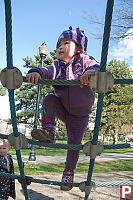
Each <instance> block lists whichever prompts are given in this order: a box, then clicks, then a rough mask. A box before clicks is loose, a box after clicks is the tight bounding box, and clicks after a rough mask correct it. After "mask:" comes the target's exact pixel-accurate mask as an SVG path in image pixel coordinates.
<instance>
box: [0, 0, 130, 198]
mask: <svg viewBox="0 0 133 200" xmlns="http://www.w3.org/2000/svg"><path fill="white" fill-rule="evenodd" d="M113 5H114V0H108V2H107V8H106V16H105V27H104V35H103V45H102V53H101V63H100V70H99V72H96V73H95V74H94V75H93V76H92V78H91V80H90V85H89V86H90V87H91V88H92V89H94V90H95V91H96V92H98V103H97V112H96V119H95V127H94V131H93V138H92V141H91V142H87V143H86V144H84V145H65V144H48V143H42V142H38V141H35V140H30V139H27V138H26V137H25V136H24V135H22V134H21V133H19V132H18V127H17V119H16V110H15V99H14V90H15V89H17V88H19V87H20V86H21V84H22V83H23V82H25V81H26V79H25V77H23V76H22V74H21V72H20V71H19V69H17V68H15V67H13V54H12V17H11V0H5V17H6V51H7V67H6V68H5V69H3V70H2V72H1V74H0V79H1V83H2V85H3V86H4V87H6V88H7V89H8V94H9V103H10V111H11V121H12V127H13V133H12V134H10V135H9V136H8V135H3V134H0V138H2V139H8V140H9V143H10V144H11V145H12V146H13V147H14V148H15V150H16V156H17V161H18V165H19V170H20V175H11V174H7V173H2V172H1V173H0V176H7V177H11V178H15V179H18V180H19V182H20V183H21V185H22V188H23V191H24V196H25V199H26V200H29V197H28V192H27V185H29V184H30V183H31V182H36V183H41V184H49V185H58V186H60V184H61V183H60V182H57V181H47V180H39V179H34V178H32V177H28V176H26V175H25V173H24V168H23V162H22V158H21V149H22V148H26V147H27V145H28V143H29V144H32V145H39V146H45V147H50V148H57V149H73V150H76V149H79V150H81V149H83V151H84V153H85V154H86V155H87V156H90V163H89V169H88V176H87V180H86V181H85V182H81V183H74V187H79V189H80V190H81V191H82V192H84V193H85V200H88V199H89V194H90V192H91V190H92V188H93V187H94V186H95V185H96V187H104V186H106V187H108V186H118V185H120V184H121V185H122V184H133V180H129V181H125V182H116V183H115V182H112V183H105V184H95V183H94V182H92V181H91V177H92V174H93V168H94V163H95V158H96V156H97V155H99V154H101V153H102V151H103V149H120V148H131V145H130V144H129V143H125V144H116V145H101V144H99V143H98V134H99V128H100V122H101V114H102V107H103V98H104V93H105V92H107V91H108V90H109V89H111V88H112V87H113V84H133V79H114V78H113V77H112V74H111V73H110V72H106V62H107V54H108V45H109V37H110V29H111V20H112V12H113ZM39 84H46V85H52V84H54V85H80V81H77V80H69V81H68V80H42V79H41V80H39Z"/></svg>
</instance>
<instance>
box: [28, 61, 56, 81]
mask: <svg viewBox="0 0 133 200" xmlns="http://www.w3.org/2000/svg"><path fill="white" fill-rule="evenodd" d="M32 72H37V73H39V74H40V76H41V78H42V79H55V76H56V64H55V62H53V63H52V64H51V65H49V66H48V67H34V68H32V69H30V70H29V71H28V74H29V73H32Z"/></svg>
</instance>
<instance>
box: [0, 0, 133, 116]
mask: <svg viewBox="0 0 133 200" xmlns="http://www.w3.org/2000/svg"><path fill="white" fill-rule="evenodd" d="M106 3H107V0H102V1H101V0H93V1H88V0H84V1H77V0H67V2H63V1H61V0H57V1H54V0H53V1H44V0H37V1H33V0H28V1H27V0H23V1H17V0H12V1H11V5H12V41H13V65H14V66H15V67H17V68H18V69H20V70H21V72H22V73H23V75H24V72H25V71H26V69H25V68H24V67H23V65H24V64H25V63H24V61H23V58H25V57H27V56H29V57H31V58H33V57H34V55H37V54H38V53H39V46H40V45H41V44H42V43H43V42H45V43H46V44H47V46H48V49H49V52H50V51H53V50H54V49H55V47H56V43H57V40H58V37H59V35H60V34H61V33H62V32H63V31H64V30H67V29H68V28H69V26H72V27H73V28H77V27H79V28H80V29H81V30H84V32H85V34H86V36H87V37H88V50H87V54H88V55H91V56H93V57H94V58H95V59H96V60H97V61H98V62H100V59H101V49H102V40H95V39H93V38H92V37H90V31H91V29H92V28H93V27H92V25H90V24H88V22H87V20H86V19H84V16H85V15H87V13H88V14H89V15H91V14H92V15H93V16H95V15H98V16H100V17H104V16H105V11H106ZM99 5H100V6H99ZM103 19H104V18H103ZM95 31H96V32H97V31H98V30H97V29H96V30H95ZM100 31H101V32H103V30H100ZM132 41H133V39H132ZM132 46H133V45H132ZM129 51H130V53H132V51H133V50H132V47H131V45H130V44H127V42H126V41H125V43H124V42H123V41H119V42H118V43H117V44H115V45H114V44H113V45H112V44H111V42H110V46H109V54H108V59H109V60H110V59H112V58H116V57H119V58H120V59H122V58H123V52H124V56H125V59H128V58H126V55H127V56H128V55H129ZM130 64H131V65H133V64H132V63H131V62H130ZM5 67H6V41H5V11H4V0H3V1H2V0H1V1H0V69H3V68H5ZM3 104H4V105H7V106H5V108H4V110H3ZM2 116H3V117H4V116H5V117H7V116H10V114H9V105H8V98H7V96H6V97H0V118H1V117H2Z"/></svg>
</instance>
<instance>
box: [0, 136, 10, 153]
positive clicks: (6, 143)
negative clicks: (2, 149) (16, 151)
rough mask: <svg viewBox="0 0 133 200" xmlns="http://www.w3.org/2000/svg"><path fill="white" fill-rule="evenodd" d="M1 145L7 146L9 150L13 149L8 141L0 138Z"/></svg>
mask: <svg viewBox="0 0 133 200" xmlns="http://www.w3.org/2000/svg"><path fill="white" fill-rule="evenodd" d="M0 145H6V146H8V149H9V150H10V149H11V146H10V144H9V142H8V140H6V139H1V138H0Z"/></svg>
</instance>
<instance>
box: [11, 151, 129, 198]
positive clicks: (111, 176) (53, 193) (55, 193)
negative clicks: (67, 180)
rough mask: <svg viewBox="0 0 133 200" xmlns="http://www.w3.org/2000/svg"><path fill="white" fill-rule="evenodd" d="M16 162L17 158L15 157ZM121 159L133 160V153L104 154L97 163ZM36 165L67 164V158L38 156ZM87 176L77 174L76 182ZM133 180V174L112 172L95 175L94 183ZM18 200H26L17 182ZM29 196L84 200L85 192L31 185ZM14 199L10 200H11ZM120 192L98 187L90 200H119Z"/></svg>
mask: <svg viewBox="0 0 133 200" xmlns="http://www.w3.org/2000/svg"><path fill="white" fill-rule="evenodd" d="M13 159H14V162H16V161H17V160H16V157H15V156H13ZM119 159H133V153H132V152H130V153H123V154H102V155H101V156H99V157H97V158H96V160H97V161H99V162H100V161H111V160H119ZM22 160H23V161H24V162H28V156H23V157H22ZM87 160H88V158H87V157H86V156H80V158H79V162H87ZM35 162H36V163H39V162H41V163H45V162H48V163H49V162H50V163H53V164H54V163H59V162H65V156H54V157H53V156H46V157H44V156H37V160H36V161H35ZM32 177H33V178H37V179H43V180H51V181H61V177H62V174H46V175H32ZM86 179H87V174H75V177H74V181H75V182H78V183H80V182H82V181H86ZM127 180H133V172H131V171H130V172H111V173H93V176H92V181H94V182H95V183H102V182H104V183H107V182H117V181H127ZM15 182H16V200H25V197H24V195H23V192H22V188H21V185H20V183H19V182H18V181H17V180H16V181H15ZM28 194H29V198H30V199H31V200H84V195H85V193H84V192H81V191H80V189H79V188H78V187H74V188H73V189H72V190H70V191H68V192H65V191H62V190H60V187H59V186H54V185H44V184H40V183H33V182H32V183H31V184H30V185H29V186H28ZM11 199H12V198H9V200H11ZM119 199H120V190H119V186H117V187H115V186H114V187H97V188H96V190H95V191H94V192H91V194H90V198H89V200H119Z"/></svg>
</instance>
